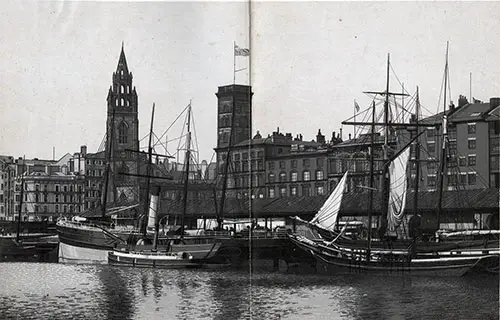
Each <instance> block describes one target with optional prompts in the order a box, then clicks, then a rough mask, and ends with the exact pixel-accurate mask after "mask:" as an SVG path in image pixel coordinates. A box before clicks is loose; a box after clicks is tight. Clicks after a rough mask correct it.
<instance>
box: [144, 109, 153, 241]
mask: <svg viewBox="0 0 500 320" xmlns="http://www.w3.org/2000/svg"><path fill="white" fill-rule="evenodd" d="M154 116H155V104H154V103H153V110H152V111H151V125H150V127H149V143H148V166H147V173H146V199H144V219H143V221H144V223H143V225H144V226H143V230H142V232H143V236H144V238H146V235H147V229H148V227H147V222H146V219H147V217H148V208H149V206H150V203H149V201H150V198H151V197H150V194H149V189H150V186H151V162H152V160H153V155H152V153H153V147H152V146H151V140H152V139H153V121H154ZM155 225H156V224H155Z"/></svg>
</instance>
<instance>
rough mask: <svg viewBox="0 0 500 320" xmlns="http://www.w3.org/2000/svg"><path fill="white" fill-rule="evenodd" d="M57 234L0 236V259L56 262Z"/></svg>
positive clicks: (7, 260)
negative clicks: (17, 238) (18, 236)
mask: <svg viewBox="0 0 500 320" xmlns="http://www.w3.org/2000/svg"><path fill="white" fill-rule="evenodd" d="M58 242H59V241H58V239H57V236H54V235H39V236H37V235H30V236H29V237H25V238H23V237H20V239H19V241H18V240H16V237H15V236H0V261H5V262H12V261H16V262H57V246H58Z"/></svg>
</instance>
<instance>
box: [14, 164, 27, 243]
mask: <svg viewBox="0 0 500 320" xmlns="http://www.w3.org/2000/svg"><path fill="white" fill-rule="evenodd" d="M25 168H26V159H25V157H24V156H23V170H22V172H21V199H20V201H19V215H18V221H17V233H16V241H17V242H19V235H20V233H21V218H22V211H23V200H24V169H25Z"/></svg>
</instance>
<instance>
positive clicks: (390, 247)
mask: <svg viewBox="0 0 500 320" xmlns="http://www.w3.org/2000/svg"><path fill="white" fill-rule="evenodd" d="M389 66H390V63H389V59H388V66H387V68H388V74H389ZM379 94H383V95H385V97H386V100H385V108H384V109H385V110H384V114H385V115H386V116H385V117H384V118H385V123H384V125H385V143H384V148H383V150H384V167H383V168H384V169H383V177H384V178H383V199H382V208H383V209H382V212H385V213H386V214H387V216H386V218H385V219H382V220H381V228H380V229H379V234H380V235H381V236H380V238H383V239H384V241H383V242H379V243H377V242H375V241H373V240H372V222H371V218H372V216H371V215H372V211H373V200H372V199H373V190H374V188H373V133H374V126H375V102H373V118H372V119H373V120H372V131H371V132H372V134H371V136H372V140H371V141H372V145H371V161H370V162H371V177H370V187H369V189H370V191H371V195H370V200H371V201H370V209H369V216H368V232H367V239H366V240H361V241H353V239H349V238H347V237H344V236H343V231H344V230H341V231H340V232H337V233H335V232H334V231H333V228H332V227H333V226H335V223H336V216H337V215H338V210H339V208H340V204H336V205H335V206H333V207H334V208H335V210H336V211H335V212H333V213H332V212H331V213H325V211H324V210H322V209H323V208H322V209H321V210H320V211H319V212H318V214H317V215H316V216H315V217H314V218H313V219H312V220H311V221H310V222H306V223H307V224H308V225H312V226H314V227H315V228H316V229H322V230H323V231H329V232H330V235H331V236H332V237H333V239H331V238H332V237H331V238H330V239H328V240H325V239H323V238H322V237H320V238H319V239H308V238H306V237H304V236H301V235H297V234H293V235H290V239H291V241H292V242H293V243H294V244H296V245H297V246H298V247H299V248H301V249H303V250H305V251H306V252H309V253H310V254H311V255H312V256H313V257H314V258H315V262H316V270H317V272H319V273H327V274H329V273H338V272H346V271H347V272H354V271H355V272H359V271H364V272H377V273H396V274H402V273H405V272H407V273H411V274H414V275H427V276H461V275H464V274H466V273H467V272H470V271H471V270H473V269H485V270H487V271H488V272H495V270H498V264H499V250H498V240H497V243H496V246H495V245H493V246H492V247H491V248H485V247H484V246H483V243H481V244H480V245H479V246H478V244H477V243H474V242H469V243H468V244H465V245H463V244H461V243H457V242H454V241H449V242H446V241H445V242H444V243H440V242H427V243H421V242H419V241H417V238H416V237H415V235H413V236H412V238H411V239H408V240H407V241H393V238H395V236H396V235H398V227H399V226H400V225H401V223H402V221H403V219H404V215H403V212H404V207H405V203H406V189H407V180H408V179H407V163H408V162H409V146H410V144H411V143H412V142H413V141H415V140H416V139H417V138H418V136H419V135H420V134H421V133H420V134H418V131H417V135H416V137H414V138H413V140H412V142H410V143H408V144H407V145H406V146H405V147H403V148H401V149H400V150H399V151H398V152H396V153H395V155H393V156H392V157H389V155H388V150H389V145H388V136H389V130H388V128H389V123H388V117H387V115H388V106H389V96H390V95H391V93H390V91H389V81H387V89H386V91H385V92H381V93H379ZM417 97H418V92H417ZM417 101H418V98H417ZM445 104H446V102H445ZM417 105H418V103H417ZM417 115H418V111H417ZM417 119H418V118H417ZM446 125H447V124H446V117H444V123H443V127H446ZM416 127H417V128H418V120H417V124H416ZM444 132H445V133H446V130H445V131H444ZM444 136H445V134H444ZM444 148H445V144H443V156H442V159H444V157H445V153H444ZM443 161H444V160H443ZM417 172H418V171H417ZM344 178H345V175H344V177H343V179H344ZM415 180H416V181H417V183H418V177H417V178H416V179H415ZM441 183H442V181H441ZM339 185H340V188H343V186H342V185H341V184H339ZM441 189H442V186H441ZM415 190H418V185H417V187H416V188H415ZM342 192H343V191H339V190H334V192H332V195H333V194H339V195H341V194H342ZM440 196H441V193H440ZM330 198H331V197H329V199H328V200H330ZM338 198H340V199H341V196H339V197H338ZM328 200H327V202H328ZM339 201H340V200H339ZM439 201H441V198H440V200H439ZM414 205H415V212H417V210H416V203H415V204H414ZM324 207H332V206H331V205H327V204H326V203H325V206H324ZM438 209H440V206H439V208H438ZM439 211H440V210H438V226H439ZM380 231H382V232H380ZM320 234H321V233H320ZM323 234H324V232H323ZM497 234H498V233H497ZM382 243H383V247H381V246H380V244H382ZM377 244H378V246H377ZM460 245H463V246H464V247H465V248H464V249H461V248H460ZM422 247H423V248H422ZM478 249H480V250H478ZM396 271H401V272H396Z"/></svg>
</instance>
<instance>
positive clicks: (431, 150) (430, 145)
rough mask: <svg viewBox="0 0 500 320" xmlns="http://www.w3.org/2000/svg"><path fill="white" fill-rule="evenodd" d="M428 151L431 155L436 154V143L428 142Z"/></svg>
mask: <svg viewBox="0 0 500 320" xmlns="http://www.w3.org/2000/svg"><path fill="white" fill-rule="evenodd" d="M427 151H428V152H429V153H434V152H436V143H435V142H434V141H427Z"/></svg>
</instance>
